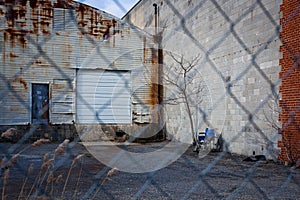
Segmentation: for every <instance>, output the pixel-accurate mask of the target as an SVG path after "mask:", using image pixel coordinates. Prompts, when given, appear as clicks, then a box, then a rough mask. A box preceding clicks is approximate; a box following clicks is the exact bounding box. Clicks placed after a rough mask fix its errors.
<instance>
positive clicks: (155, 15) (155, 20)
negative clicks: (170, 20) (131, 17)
mask: <svg viewBox="0 0 300 200" xmlns="http://www.w3.org/2000/svg"><path fill="white" fill-rule="evenodd" d="M153 6H154V28H155V31H154V32H155V33H154V34H155V35H157V9H158V8H157V4H156V3H154V4H153Z"/></svg>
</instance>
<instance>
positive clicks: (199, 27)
mask: <svg viewBox="0 0 300 200" xmlns="http://www.w3.org/2000/svg"><path fill="white" fill-rule="evenodd" d="M153 3H156V4H157V5H158V7H159V20H158V24H159V26H160V28H159V30H158V32H159V31H162V32H163V39H162V46H163V48H164V53H165V54H166V52H172V53H174V54H177V55H182V56H183V57H184V59H186V60H188V61H189V60H192V59H193V58H195V57H196V56H197V55H200V56H201V59H200V61H199V63H198V65H197V70H198V72H199V74H200V75H201V77H202V80H203V81H204V83H205V85H206V86H207V88H208V89H207V90H206V94H205V95H206V96H207V97H209V98H207V99H209V100H207V101H206V102H205V105H208V106H207V108H206V110H205V112H206V113H207V119H208V122H207V121H205V120H204V118H203V115H201V113H198V114H197V116H194V118H197V117H198V118H200V119H202V121H201V120H200V121H199V120H198V124H200V125H199V127H198V128H199V130H204V128H205V127H207V126H209V127H210V128H215V129H217V132H219V133H222V134H223V138H224V139H225V140H226V141H227V142H228V148H229V150H230V151H231V152H234V153H239V154H244V155H253V154H265V155H266V156H268V157H270V158H274V157H277V156H276V155H277V153H278V151H277V150H278V149H277V143H278V138H277V136H278V134H277V130H274V129H272V128H271V125H272V123H279V122H278V115H277V114H276V112H275V111H274V110H272V109H271V108H272V106H273V107H276V105H274V104H275V103H274V101H273V99H274V98H275V97H276V95H275V97H274V95H273V94H274V93H277V92H278V86H279V84H280V81H279V71H280V66H279V59H280V57H281V53H280V50H279V48H280V45H281V41H280V39H279V26H280V5H281V3H282V2H281V0H275V1H274V0H266V1H263V2H254V1H247V0H229V1H193V0H192V1H191V0H189V1H178V0H156V1H155V0H142V1H140V2H139V3H138V4H137V5H136V6H135V7H134V8H133V9H132V10H131V11H130V12H129V13H128V14H127V15H126V16H125V17H124V20H128V21H129V22H131V23H133V24H134V25H136V26H138V27H139V28H141V29H143V30H145V31H147V32H149V33H150V34H154V29H153V27H154V8H153ZM151 8H153V9H151ZM170 62H171V60H170V59H168V58H165V59H164V70H165V71H167V70H168V63H170ZM166 91H168V90H166ZM165 96H168V93H167V92H166V93H165ZM270 107H271V108H270ZM185 110H186V109H185V105H184V104H181V105H177V106H175V105H172V106H169V105H167V106H166V122H167V130H168V131H169V132H170V134H173V135H174V136H175V137H176V138H178V139H181V138H186V136H187V135H189V134H190V126H189V123H188V121H187V120H188V117H187V116H186V114H184V111H185ZM182 111H183V112H182ZM179 116H180V117H179ZM269 119H272V122H271V121H270V120H269ZM201 122H202V123H201ZM183 141H185V142H186V140H185V139H183Z"/></svg>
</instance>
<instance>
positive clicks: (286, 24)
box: [278, 0, 300, 165]
mask: <svg viewBox="0 0 300 200" xmlns="http://www.w3.org/2000/svg"><path fill="white" fill-rule="evenodd" d="M280 9H281V13H282V19H281V21H280V22H281V26H282V31H281V34H280V36H281V39H282V46H281V48H280V50H281V52H282V55H283V57H282V59H280V65H281V72H280V78H281V79H282V84H281V87H280V93H281V96H282V99H281V101H280V107H281V110H282V112H281V115H280V121H281V122H282V131H281V134H282V141H281V142H280V143H279V144H278V145H279V147H280V148H281V155H280V156H279V158H280V159H281V160H283V161H286V162H289V163H295V162H298V165H299V162H300V65H299V57H300V42H299V41H300V26H299V25H300V3H299V0H283V3H282V5H281V7H280Z"/></svg>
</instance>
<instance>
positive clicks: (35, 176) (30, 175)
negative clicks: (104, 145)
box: [0, 139, 119, 200]
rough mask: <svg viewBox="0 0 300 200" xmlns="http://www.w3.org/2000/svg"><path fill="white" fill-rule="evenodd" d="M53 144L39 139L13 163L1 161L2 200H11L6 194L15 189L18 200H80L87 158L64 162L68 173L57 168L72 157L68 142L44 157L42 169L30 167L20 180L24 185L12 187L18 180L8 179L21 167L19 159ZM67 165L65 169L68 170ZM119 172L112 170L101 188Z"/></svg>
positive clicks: (3, 159) (13, 159) (12, 159)
mask: <svg viewBox="0 0 300 200" xmlns="http://www.w3.org/2000/svg"><path fill="white" fill-rule="evenodd" d="M50 142H51V141H50V140H49V139H39V140H37V141H35V142H33V143H32V144H31V145H28V146H27V147H25V148H24V149H22V150H21V151H20V152H19V153H17V154H15V155H14V156H12V157H11V158H10V159H8V158H7V157H3V158H2V159H1V160H0V167H1V169H5V171H4V173H3V174H2V178H3V179H2V188H1V186H0V189H1V197H2V200H5V199H6V198H8V196H9V195H7V194H6V193H7V192H8V189H9V188H10V190H11V189H12V188H13V189H14V190H16V191H19V192H18V193H17V195H18V196H17V197H14V198H15V199H18V200H29V199H45V200H48V199H61V200H63V199H78V195H80V194H81V193H79V190H80V185H81V184H80V183H81V179H82V178H83V172H84V171H83V169H82V162H81V160H82V159H83V158H84V156H85V155H84V154H79V155H77V156H76V157H75V158H74V159H72V160H69V161H71V162H69V161H68V162H65V163H70V164H69V168H68V170H67V171H66V172H59V171H60V170H58V169H59V168H57V166H61V165H59V162H61V160H63V159H65V158H68V156H70V155H69V154H68V152H67V151H68V148H69V144H70V140H68V139H66V140H64V141H63V142H62V143H61V144H59V145H58V146H57V148H56V149H55V150H53V151H51V152H47V153H45V154H44V157H43V158H42V160H41V165H40V166H39V167H35V166H34V164H33V163H30V165H29V166H28V168H27V172H26V173H25V174H24V177H20V178H21V179H23V181H22V183H21V184H16V185H12V184H14V182H13V181H14V180H13V179H14V178H15V177H9V174H10V172H12V171H11V170H12V168H13V167H14V166H15V165H16V164H17V163H18V158H19V157H20V155H21V154H22V153H23V152H24V151H25V150H27V149H28V148H30V147H31V148H35V147H39V146H42V145H44V144H47V143H50ZM65 163H64V166H63V168H65V167H66V165H65ZM23 165H24V163H23ZM75 167H76V168H77V169H76V170H77V171H76V172H78V173H72V170H73V169H74V168H75ZM14 169H16V168H13V170H14ZM60 169H62V168H60ZM118 172H119V170H118V169H116V168H113V169H111V170H109V171H108V172H107V174H106V176H105V177H104V178H103V179H102V180H101V182H100V183H99V185H100V186H101V185H103V184H104V182H105V181H107V180H109V179H110V177H112V176H114V175H116V174H117V173H118ZM14 176H15V175H14ZM71 177H72V179H71ZM9 180H10V181H9ZM71 180H72V182H71ZM16 187H19V189H17V188H16ZM72 187H73V188H72ZM71 188H72V189H71ZM99 191H100V187H99V188H97V190H96V191H95V193H94V195H96V194H98V193H99Z"/></svg>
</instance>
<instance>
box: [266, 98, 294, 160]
mask: <svg viewBox="0 0 300 200" xmlns="http://www.w3.org/2000/svg"><path fill="white" fill-rule="evenodd" d="M266 106H267V108H266V109H264V110H263V116H264V119H263V121H264V122H265V123H266V124H267V126H268V127H269V128H270V129H271V130H272V132H274V133H275V134H276V135H277V134H280V135H282V141H281V142H282V146H283V148H284V152H285V157H286V158H287V159H288V163H289V164H293V163H296V159H295V158H294V156H293V151H292V147H291V145H290V143H291V141H290V140H289V138H288V137H286V135H285V134H284V127H282V125H281V123H280V121H279V116H280V113H281V108H280V105H279V95H278V94H277V93H275V92H273V95H272V98H270V99H269V101H268V103H267V104H266ZM283 126H284V125H283Z"/></svg>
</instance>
